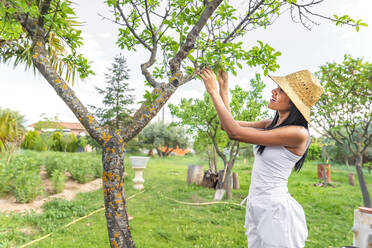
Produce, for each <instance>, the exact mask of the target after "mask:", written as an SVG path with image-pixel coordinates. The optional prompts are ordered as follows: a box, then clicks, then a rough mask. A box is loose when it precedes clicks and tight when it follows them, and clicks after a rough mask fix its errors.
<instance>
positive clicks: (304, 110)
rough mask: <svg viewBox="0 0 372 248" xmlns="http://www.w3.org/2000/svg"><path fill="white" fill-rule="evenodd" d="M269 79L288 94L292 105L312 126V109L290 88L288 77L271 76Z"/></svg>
mask: <svg viewBox="0 0 372 248" xmlns="http://www.w3.org/2000/svg"><path fill="white" fill-rule="evenodd" d="M269 77H270V78H271V79H272V80H273V81H274V82H275V83H277V84H278V85H279V86H280V88H282V90H283V91H284V92H285V93H286V94H287V96H288V97H289V99H291V101H292V103H293V104H294V105H295V106H296V108H297V109H298V111H300V113H301V114H302V116H303V117H304V118H305V120H306V121H307V123H309V124H310V108H309V107H308V106H306V105H305V104H304V103H303V102H302V101H301V100H300V98H299V97H298V95H297V94H296V93H295V91H294V89H293V88H292V87H291V86H290V84H289V82H288V80H287V78H286V77H279V76H271V75H269Z"/></svg>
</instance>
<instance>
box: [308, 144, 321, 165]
mask: <svg viewBox="0 0 372 248" xmlns="http://www.w3.org/2000/svg"><path fill="white" fill-rule="evenodd" d="M321 158H322V145H321V144H319V143H311V144H310V146H309V150H308V151H307V156H306V160H308V161H313V160H321Z"/></svg>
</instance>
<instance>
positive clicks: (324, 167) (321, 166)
mask: <svg viewBox="0 0 372 248" xmlns="http://www.w3.org/2000/svg"><path fill="white" fill-rule="evenodd" d="M323 171H326V176H327V183H330V182H331V165H330V164H318V178H319V179H320V180H322V179H323Z"/></svg>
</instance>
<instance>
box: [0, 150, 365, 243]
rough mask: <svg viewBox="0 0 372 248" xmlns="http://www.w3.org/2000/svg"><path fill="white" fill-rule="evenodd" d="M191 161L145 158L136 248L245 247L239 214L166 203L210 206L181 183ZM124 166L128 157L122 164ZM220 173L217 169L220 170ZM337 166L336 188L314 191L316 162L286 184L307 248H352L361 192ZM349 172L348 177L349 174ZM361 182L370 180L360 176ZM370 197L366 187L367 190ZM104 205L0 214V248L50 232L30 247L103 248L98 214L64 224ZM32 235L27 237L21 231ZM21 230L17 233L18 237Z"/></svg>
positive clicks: (243, 170)
mask: <svg viewBox="0 0 372 248" xmlns="http://www.w3.org/2000/svg"><path fill="white" fill-rule="evenodd" d="M199 161H200V160H199V159H198V158H197V157H189V158H182V157H172V158H168V159H160V158H151V159H150V161H149V163H148V166H147V168H146V169H145V171H144V178H145V192H144V193H142V194H139V195H137V196H136V197H134V198H133V199H131V200H129V201H128V202H127V207H128V212H129V214H130V215H132V216H134V219H133V220H132V221H131V222H130V228H131V232H132V235H133V239H134V241H135V244H136V247H151V248H156V247H162V248H163V247H172V248H173V247H246V237H245V234H244V227H243V224H244V216H245V208H241V207H238V206H235V205H223V204H216V205H209V206H187V205H182V204H179V203H176V202H174V201H172V200H169V199H168V198H166V197H170V198H173V199H177V200H179V201H187V202H203V201H211V200H212V199H213V195H214V191H213V190H210V189H207V188H202V187H198V186H193V185H191V186H190V185H187V184H186V172H187V165H189V164H200V162H199ZM125 163H126V164H127V165H129V157H128V156H127V157H126V158H125ZM206 164H207V163H206V162H203V163H202V165H204V167H205V169H206V168H207V165H206ZM248 164H249V165H244V164H243V163H242V162H238V163H237V164H236V165H235V168H234V171H236V172H238V174H239V180H240V187H241V189H240V190H234V191H233V199H232V200H231V202H235V203H239V202H240V201H241V200H242V199H243V198H244V197H245V196H246V194H247V192H248V187H249V183H250V175H251V168H252V167H251V162H250V163H248ZM219 166H220V167H219V168H221V165H219ZM126 170H127V172H128V173H129V175H128V177H127V178H126V182H125V188H126V193H127V196H130V195H133V194H135V193H136V192H138V191H135V190H134V189H133V188H132V182H131V180H132V178H133V174H134V173H133V170H132V169H131V168H130V166H127V169H126ZM349 172H350V171H349V170H348V169H347V168H346V167H343V166H337V167H332V172H331V174H332V175H331V177H332V181H333V185H334V186H335V187H327V188H323V187H314V186H313V184H314V183H316V182H317V178H316V163H315V162H309V163H306V164H305V166H304V168H303V170H302V171H301V172H300V173H293V174H292V175H291V177H290V179H289V185H288V186H289V191H290V193H291V194H292V195H293V197H294V198H295V199H296V200H297V201H298V202H299V203H300V204H301V205H302V206H303V208H304V210H305V213H306V218H307V224H308V228H309V237H308V242H307V243H306V247H313V248H319V247H340V246H342V245H351V244H352V232H351V228H352V225H353V211H354V209H355V208H357V207H358V206H361V205H362V204H363V202H362V196H361V193H360V189H359V185H358V184H357V178H356V184H357V185H356V186H355V187H352V186H350V185H348V177H347V174H348V173H349ZM351 172H353V171H351ZM365 177H366V182H372V175H369V174H368V173H367V172H366V173H365ZM368 188H369V191H370V192H372V184H371V183H370V184H369V185H368ZM102 205H103V191H102V190H101V189H100V190H98V191H95V192H91V193H84V194H79V195H78V196H77V197H76V199H74V200H73V201H71V202H59V203H53V204H50V205H49V206H48V210H47V211H46V212H44V214H42V215H37V214H35V213H32V214H29V215H26V216H21V215H14V214H13V215H8V216H6V215H2V214H1V215H0V247H10V246H19V245H22V244H25V243H27V242H29V241H31V240H34V239H37V238H39V237H41V236H43V235H45V234H47V233H49V232H50V231H53V230H54V232H53V234H52V235H51V236H49V237H48V238H46V239H44V240H42V241H40V242H38V243H36V244H34V245H32V246H30V247H35V248H36V247H38V248H39V247H45V248H46V247H48V248H49V247H79V248H82V247H109V242H108V234H107V226H106V219H105V215H104V211H100V212H98V213H96V214H93V215H92V216H90V217H88V218H86V219H84V220H82V221H79V222H77V223H75V224H73V225H71V226H69V227H68V228H63V225H65V224H67V223H69V222H71V221H72V220H74V219H77V218H79V217H80V216H83V215H86V214H88V213H89V212H91V211H93V210H95V209H99V208H100V207H102ZM25 228H28V229H29V230H32V231H33V233H31V234H29V235H26V234H24V233H23V232H24V229H25ZM22 230H23V232H22Z"/></svg>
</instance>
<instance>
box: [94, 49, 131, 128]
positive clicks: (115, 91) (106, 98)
mask: <svg viewBox="0 0 372 248" xmlns="http://www.w3.org/2000/svg"><path fill="white" fill-rule="evenodd" d="M108 71H109V73H106V74H105V78H106V87H105V88H103V89H101V88H98V87H96V90H97V92H98V94H99V95H103V105H104V107H96V106H92V105H89V106H90V107H91V108H92V109H93V111H94V114H95V116H96V117H97V118H98V121H99V122H100V123H101V124H102V125H107V126H109V127H110V128H112V129H113V130H115V129H119V128H123V127H125V126H127V125H128V124H129V123H130V115H131V114H132V112H133V110H132V109H131V108H129V106H130V105H131V104H133V103H134V95H131V94H129V92H130V91H133V90H134V89H130V88H129V84H128V82H127V81H128V80H129V74H128V73H129V69H128V67H127V60H126V59H125V57H124V56H122V55H121V54H120V55H119V56H117V57H115V58H114V63H112V65H111V68H109V69H108Z"/></svg>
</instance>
